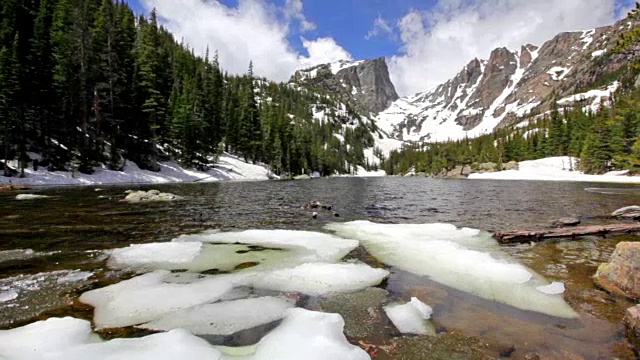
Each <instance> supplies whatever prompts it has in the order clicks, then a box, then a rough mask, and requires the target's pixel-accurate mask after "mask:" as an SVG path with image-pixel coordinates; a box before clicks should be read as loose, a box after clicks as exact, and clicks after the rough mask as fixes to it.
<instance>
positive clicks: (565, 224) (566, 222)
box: [551, 218, 580, 228]
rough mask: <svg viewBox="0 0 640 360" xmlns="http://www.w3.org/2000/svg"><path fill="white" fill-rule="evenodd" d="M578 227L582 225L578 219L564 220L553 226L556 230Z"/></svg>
mask: <svg viewBox="0 0 640 360" xmlns="http://www.w3.org/2000/svg"><path fill="white" fill-rule="evenodd" d="M578 225H580V219H578V218H562V219H558V220H556V221H554V222H553V223H552V224H551V226H553V227H554V228H563V227H570V226H578Z"/></svg>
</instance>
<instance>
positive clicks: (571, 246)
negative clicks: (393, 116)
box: [0, 177, 640, 359]
mask: <svg viewBox="0 0 640 360" xmlns="http://www.w3.org/2000/svg"><path fill="white" fill-rule="evenodd" d="M98 188H99V189H98ZM129 189H133V190H139V189H140V190H149V189H158V190H160V191H163V192H170V193H173V194H176V195H179V196H181V197H183V198H184V200H182V201H175V202H156V203H136V204H129V203H124V202H122V201H121V200H122V199H123V198H124V196H125V195H124V192H125V191H126V190H129ZM19 193H31V194H38V195H47V196H50V197H49V198H46V199H39V200H30V201H17V200H16V199H15V197H16V195H17V194H19ZM311 201H318V202H320V203H323V204H331V205H332V211H324V210H322V209H319V210H309V209H303V205H304V204H307V203H309V202H311ZM639 202H640V189H638V188H636V187H634V186H632V185H613V184H586V183H563V182H519V181H511V182H499V181H481V180H437V179H428V178H396V177H387V178H370V179H365V178H332V179H313V180H305V181H264V182H224V183H193V184H170V185H128V186H102V185H96V186H87V187H50V188H36V189H32V190H30V191H24V192H1V193H0V289H1V288H2V287H3V286H4V287H5V288H7V287H10V285H11V283H14V282H17V281H23V282H25V280H28V281H26V283H29V281H31V282H37V281H39V283H38V286H33V289H31V291H30V288H29V286H23V288H21V291H20V296H19V297H17V298H16V299H14V300H11V301H6V302H0V329H11V328H16V327H19V326H23V325H26V324H29V323H33V322H35V321H39V320H44V319H47V318H51V317H63V316H73V317H76V318H80V319H87V320H91V319H92V318H93V308H92V307H91V306H88V305H85V304H82V303H81V302H79V301H78V297H79V296H80V295H81V294H82V293H83V292H86V291H89V290H92V289H97V288H102V287H105V286H108V285H111V284H115V283H117V282H120V281H122V280H126V279H129V278H132V277H133V276H135V275H136V274H135V273H134V272H132V271H126V270H117V269H112V268H110V267H109V266H108V264H107V260H108V256H109V250H111V249H115V248H124V247H127V246H129V245H131V244H145V243H158V242H168V241H171V240H172V239H174V238H176V237H178V236H180V235H184V234H198V233H201V232H203V231H206V230H211V229H219V230H220V231H224V232H227V231H241V230H247V229H263V230H269V229H285V230H304V231H315V232H322V233H330V231H328V230H327V229H326V228H325V226H326V225H327V224H330V223H336V222H338V223H342V222H350V221H355V220H368V221H371V222H374V223H383V224H398V225H399V226H401V225H402V224H429V223H446V224H452V225H455V226H458V227H468V228H473V229H480V230H483V231H487V232H495V231H500V230H518V229H524V228H542V227H548V226H549V225H550V224H551V223H552V222H553V221H554V220H556V219H559V218H562V217H566V216H578V217H580V218H581V219H582V220H583V223H585V224H596V223H604V222H607V221H608V220H607V219H606V215H608V214H610V213H611V212H612V211H614V210H616V209H618V208H621V207H624V206H629V205H635V204H638V203H639ZM313 211H318V218H317V219H314V218H312V212H313ZM333 212H336V213H338V214H339V217H336V216H335V215H334V214H333ZM400 228H401V227H400ZM638 240H640V238H639V237H638V236H636V235H620V236H611V237H607V238H599V237H587V238H583V239H578V240H558V241H547V242H543V243H540V244H535V245H533V244H523V245H516V246H502V247H501V248H502V251H504V252H505V253H507V254H508V256H509V257H510V258H512V259H515V260H516V261H518V262H519V263H521V264H522V265H524V266H526V267H528V268H529V269H531V270H533V271H535V272H536V273H538V274H540V275H542V276H544V277H545V278H546V279H548V280H549V281H560V282H563V283H564V284H565V286H566V291H565V292H564V294H563V295H562V296H563V297H564V300H565V301H566V302H567V303H568V304H569V305H570V306H571V308H573V310H575V311H576V312H577V313H578V314H579V317H578V318H575V319H565V318H558V317H554V316H550V315H545V314H542V313H539V312H534V311H526V310H521V309H517V308H515V307H512V306H509V305H505V304H503V303H500V302H495V301H490V300H486V299H483V298H481V297H477V296H474V295H471V294H469V293H467V292H464V291H460V290H456V289H454V288H452V287H449V286H445V285H442V284H440V283H438V282H436V281H434V280H432V279H431V278H430V277H428V276H419V275H415V274H413V273H410V272H407V271H404V270H401V269H399V268H396V267H394V266H390V265H389V264H385V263H384V262H383V261H381V260H380V259H376V258H375V257H373V256H372V255H371V254H370V253H369V252H368V251H367V249H366V248H365V247H363V246H360V247H358V248H356V249H355V250H354V251H352V252H351V253H350V254H349V255H347V257H346V258H347V259H351V260H353V261H355V260H357V261H360V262H364V263H366V264H368V265H369V266H371V267H374V268H384V269H386V270H388V271H390V276H389V277H388V278H387V279H385V280H384V281H383V282H382V283H381V284H380V285H379V286H377V287H375V288H369V289H367V290H362V291H359V292H353V293H342V294H335V295H327V296H297V297H296V299H297V300H296V301H297V302H296V306H298V307H304V308H307V309H310V310H316V311H324V312H332V313H338V314H340V315H342V317H343V318H344V320H345V323H346V326H345V335H346V336H347V339H348V340H349V341H350V342H351V343H352V344H355V345H358V346H361V347H363V348H366V349H367V350H369V353H370V355H372V358H374V359H484V358H511V359H610V358H620V359H635V358H636V355H635V354H634V351H633V349H632V347H631V345H630V344H629V343H628V342H627V341H626V340H625V336H624V327H623V324H622V318H623V315H624V312H625V309H626V308H628V307H630V306H632V305H634V304H633V303H632V302H631V301H629V300H626V299H623V298H619V297H616V296H614V295H610V294H608V293H606V292H604V291H602V290H600V289H598V288H597V287H596V286H595V284H594V282H593V279H592V276H593V275H594V274H595V272H596V269H597V267H598V265H599V264H600V263H603V262H607V261H608V260H609V258H610V256H611V254H612V252H613V250H614V249H615V246H616V244H617V243H619V242H621V241H638ZM18 249H20V250H18ZM27 249H29V250H27ZM14 250H15V251H14ZM252 265H255V264H247V265H246V266H247V267H251V266H252ZM69 270H73V271H81V272H90V273H91V274H92V276H91V277H84V278H82V277H81V278H80V279H79V281H73V282H68V283H67V282H64V283H60V282H59V281H49V283H48V282H47V281H48V280H47V279H46V277H47V276H46V274H49V273H56V272H64V271H69ZM237 271H243V269H238V270H237ZM43 274H44V275H43ZM71 274H73V273H71ZM412 297H416V298H418V299H420V300H421V301H423V302H424V303H426V304H429V305H430V306H431V307H433V315H432V318H431V320H430V322H431V323H432V324H433V326H434V328H435V330H436V334H437V335H436V336H409V335H402V334H400V333H399V332H398V330H397V329H396V328H395V327H394V326H393V324H392V323H391V321H390V320H389V319H388V318H387V317H386V316H385V313H384V311H383V310H382V309H383V306H385V305H387V304H390V303H394V302H403V303H404V302H407V301H408V300H409V299H410V298H412ZM275 326H277V323H276V324H270V325H269V326H260V327H257V328H253V329H250V330H245V331H242V332H239V333H237V334H234V335H232V336H221V337H208V338H206V340H208V341H210V342H211V343H214V344H216V345H226V346H245V345H251V344H255V343H256V342H258V341H259V340H260V338H261V337H262V336H264V335H265V334H266V333H267V332H268V331H270V330H271V329H273V328H274V327H275ZM150 333H152V332H150V331H147V330H141V329H138V328H134V327H128V328H116V329H107V330H101V331H99V334H100V336H101V337H102V338H104V339H113V338H120V337H140V336H144V335H148V334H150Z"/></svg>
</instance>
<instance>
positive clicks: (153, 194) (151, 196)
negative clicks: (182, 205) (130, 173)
mask: <svg viewBox="0 0 640 360" xmlns="http://www.w3.org/2000/svg"><path fill="white" fill-rule="evenodd" d="M181 199H182V198H181V197H180V196H177V195H174V194H170V193H162V192H160V191H158V190H149V191H131V192H129V193H128V195H127V196H126V197H125V198H124V200H123V201H125V202H129V203H138V202H152V201H175V200H181Z"/></svg>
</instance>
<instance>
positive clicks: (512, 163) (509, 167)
mask: <svg viewBox="0 0 640 360" xmlns="http://www.w3.org/2000/svg"><path fill="white" fill-rule="evenodd" d="M519 169H520V165H519V164H518V162H517V161H509V162H508V163H506V164H504V166H503V170H519Z"/></svg>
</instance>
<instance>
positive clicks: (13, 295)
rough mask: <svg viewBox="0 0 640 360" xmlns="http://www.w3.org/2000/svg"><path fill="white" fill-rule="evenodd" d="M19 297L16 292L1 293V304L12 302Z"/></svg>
mask: <svg viewBox="0 0 640 360" xmlns="http://www.w3.org/2000/svg"><path fill="white" fill-rule="evenodd" d="M17 297H18V293H17V292H15V291H14V290H7V291H0V303H3V302H7V301H11V300H13V299H15V298H17Z"/></svg>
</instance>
